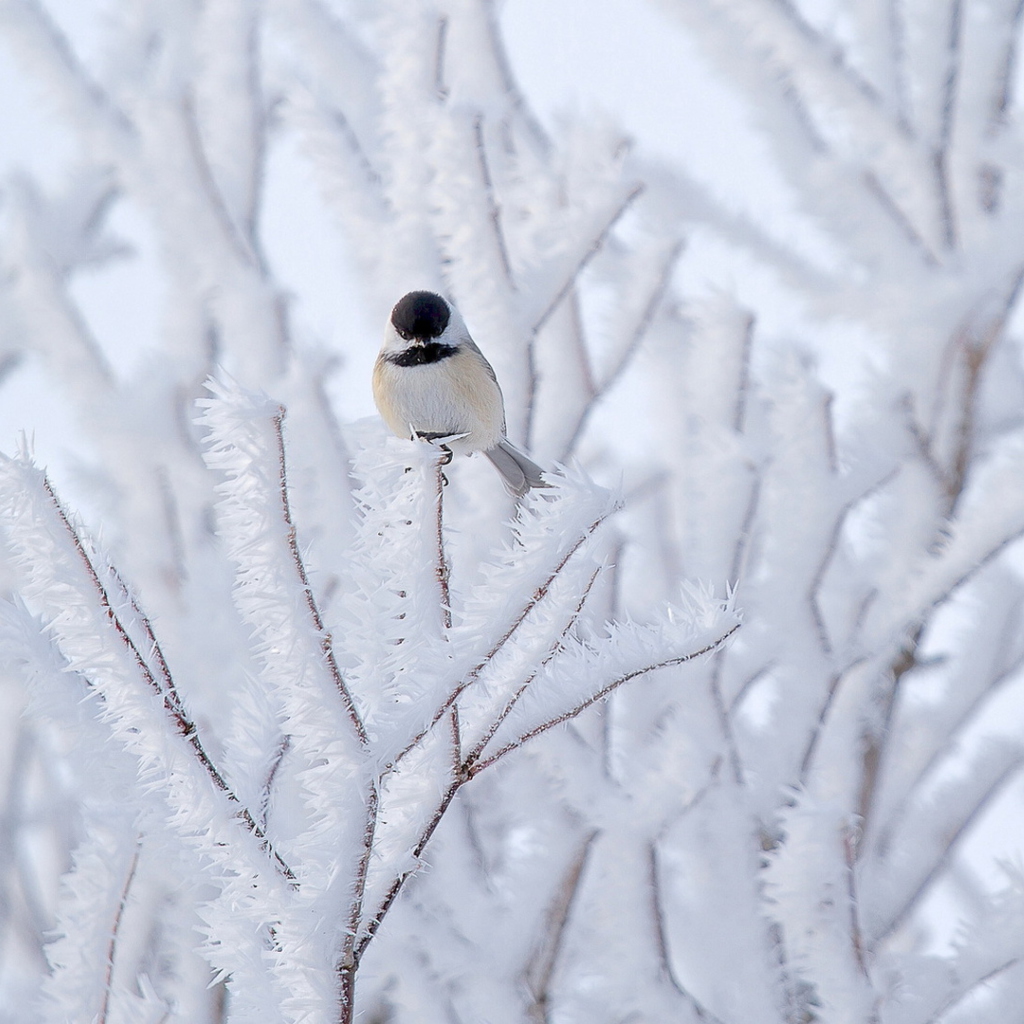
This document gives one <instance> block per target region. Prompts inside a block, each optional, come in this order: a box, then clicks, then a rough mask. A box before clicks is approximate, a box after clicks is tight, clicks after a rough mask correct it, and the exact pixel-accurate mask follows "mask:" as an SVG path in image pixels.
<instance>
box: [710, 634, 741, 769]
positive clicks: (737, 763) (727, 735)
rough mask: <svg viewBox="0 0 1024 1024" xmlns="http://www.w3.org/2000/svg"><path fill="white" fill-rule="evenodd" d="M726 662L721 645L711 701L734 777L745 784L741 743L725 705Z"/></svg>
mask: <svg viewBox="0 0 1024 1024" xmlns="http://www.w3.org/2000/svg"><path fill="white" fill-rule="evenodd" d="M724 662H725V648H724V647H719V648H718V650H717V651H715V657H714V663H713V665H712V667H711V680H710V683H709V687H708V688H709V690H710V691H711V703H712V704H713V705H714V708H715V718H716V719H717V720H718V727H719V729H720V730H721V732H722V739H723V740H725V745H726V747H727V748H728V751H729V767H730V768H731V769H732V777H733V780H734V781H735V783H736V785H737V786H742V785H743V760H742V759H741V758H740V748H739V744H738V743H737V742H736V732H735V730H734V729H733V723H732V718H731V716H730V715H729V709H728V708H727V707H726V705H725V696H724V694H723V693H722V670H723V665H724Z"/></svg>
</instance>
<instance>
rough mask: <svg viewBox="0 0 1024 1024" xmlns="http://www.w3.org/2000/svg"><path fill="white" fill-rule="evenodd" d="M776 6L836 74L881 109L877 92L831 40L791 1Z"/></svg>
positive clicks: (779, 2) (786, 0)
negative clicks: (829, 64)
mask: <svg viewBox="0 0 1024 1024" xmlns="http://www.w3.org/2000/svg"><path fill="white" fill-rule="evenodd" d="M776 6H777V8H778V9H779V10H780V11H782V12H783V13H784V15H785V17H786V18H787V19H788V20H789V22H790V24H791V25H792V26H793V28H795V29H796V30H797V32H798V33H799V34H800V35H801V36H803V37H804V38H805V39H806V40H807V41H808V42H809V43H810V44H811V45H812V46H813V47H814V48H815V49H816V50H817V51H818V53H819V54H820V55H821V56H822V57H824V58H825V59H826V60H828V61H829V62H830V63H831V65H832V67H833V68H834V69H835V73H836V74H838V75H840V76H841V77H842V78H844V79H845V80H846V81H847V82H849V84H850V85H851V86H853V88H854V89H856V91H857V92H858V93H860V95H861V96H863V97H864V99H866V100H867V101H868V102H869V103H870V104H871V105H872V106H875V107H881V97H880V96H879V94H878V90H877V89H876V88H875V87H874V86H873V85H872V84H871V83H870V82H869V81H868V80H867V79H866V78H864V77H863V76H862V75H860V74H859V73H858V72H857V71H856V70H855V69H854V68H853V67H852V66H851V65H850V63H849V62H848V61H847V60H846V58H845V55H844V54H843V52H842V50H841V49H839V47H838V46H837V45H836V44H835V43H834V42H833V41H832V40H828V39H826V38H825V37H824V36H823V35H822V34H821V33H820V32H818V31H817V29H815V28H814V27H813V26H812V25H811V24H810V22H808V21H807V20H806V19H805V18H804V17H803V15H802V14H801V13H800V11H799V10H798V9H797V7H796V5H795V4H794V3H793V2H792V0H776Z"/></svg>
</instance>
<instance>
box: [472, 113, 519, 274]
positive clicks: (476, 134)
mask: <svg viewBox="0 0 1024 1024" xmlns="http://www.w3.org/2000/svg"><path fill="white" fill-rule="evenodd" d="M473 138H474V139H475V141H476V152H477V157H478V159H479V161H480V178H481V180H482V181H483V185H484V195H485V197H486V199H487V213H488V217H489V218H490V222H491V228H492V229H493V232H494V244H495V246H497V249H498V258H499V259H500V261H501V268H502V270H503V271H504V272H505V280H506V281H507V282H508V284H509V287H510V288H511V289H512V290H513V291H515V288H516V282H515V277H514V275H513V273H512V259H511V257H510V256H509V252H508V240H507V239H506V238H505V229H504V227H502V223H501V206H500V205H499V204H498V197H497V193H496V190H495V187H494V179H493V178H492V177H491V167H490V163H489V162H488V159H487V143H486V141H485V139H484V119H483V115H482V114H478V115H477V117H476V118H475V120H474V121H473Z"/></svg>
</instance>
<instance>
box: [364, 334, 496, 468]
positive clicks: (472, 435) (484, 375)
mask: <svg viewBox="0 0 1024 1024" xmlns="http://www.w3.org/2000/svg"><path fill="white" fill-rule="evenodd" d="M373 391H374V398H375V399H376V401H377V407H378V408H379V409H380V412H381V416H383V418H384V422H385V423H387V425H388V427H389V428H390V429H391V430H392V431H393V432H394V433H395V434H397V435H398V436H399V437H408V436H409V434H410V428H412V429H413V430H417V431H424V432H430V433H443V434H462V433H466V434H468V436H467V437H465V438H463V439H462V440H460V441H456V442H453V443H452V445H451V447H452V450H453V451H456V452H475V451H485V450H487V449H489V448H493V447H494V446H495V445H496V444H497V443H498V442H499V441H500V440H501V437H502V435H503V433H504V426H505V425H504V411H503V405H502V398H501V391H500V389H499V388H498V385H497V383H496V382H495V380H494V378H493V376H492V375H491V373H490V371H489V368H488V366H487V364H486V363H485V362H484V360H483V358H482V357H481V356H478V355H477V354H476V353H474V352H473V351H471V350H470V349H466V348H463V349H460V350H459V351H458V352H456V353H455V355H452V356H449V357H448V358H447V359H440V360H438V361H437V362H435V363H424V364H422V365H419V366H396V365H395V364H394V363H391V362H389V361H388V360H387V359H385V358H381V359H378V361H377V365H376V367H375V368H374V374H373Z"/></svg>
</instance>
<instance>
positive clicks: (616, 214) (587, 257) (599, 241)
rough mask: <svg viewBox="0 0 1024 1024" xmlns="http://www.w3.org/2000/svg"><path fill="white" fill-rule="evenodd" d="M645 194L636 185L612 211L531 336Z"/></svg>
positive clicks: (536, 322) (532, 330)
mask: <svg viewBox="0 0 1024 1024" xmlns="http://www.w3.org/2000/svg"><path fill="white" fill-rule="evenodd" d="M643 193H644V186H643V185H634V186H633V188H632V189H631V190H630V191H629V192H628V193H627V194H626V196H625V198H624V199H623V200H622V202H621V203H619V205H618V206H617V207H616V208H615V209H614V210H613V211H612V214H611V216H610V217H609V218H608V219H607V221H605V224H604V226H603V227H602V228H601V230H600V231H599V232H598V233H597V235H596V237H595V238H594V239H593V240H592V241H591V243H590V245H589V246H588V247H587V249H586V250H585V251H584V253H583V255H582V256H581V257H580V258H579V259H578V260H577V261H576V264H575V265H574V266H573V268H572V270H571V271H570V272H569V275H568V276H567V277H566V279H565V281H563V282H562V285H561V286H560V287H559V289H558V291H556V292H555V294H554V296H553V297H552V298H551V300H550V301H549V302H548V304H547V305H546V306H545V307H544V309H543V311H542V312H541V314H540V316H539V317H537V319H536V320H535V321H534V323H533V327H532V328H531V330H530V334H531V336H533V337H536V336H537V334H539V333H540V331H541V329H542V328H543V327H544V325H545V324H546V323H547V322H548V320H549V319H550V318H551V314H552V313H554V311H555V310H556V309H558V307H559V305H561V302H562V300H563V299H564V298H565V297H566V295H568V294H569V291H570V289H571V288H572V287H573V286H574V285H575V284H576V282H577V281H578V280H579V276H580V274H582V273H583V271H584V270H585V269H586V267H587V265H588V264H589V263H590V261H591V260H592V259H593V258H594V257H595V256H596V255H597V254H598V253H599V252H600V251H601V249H602V247H603V246H604V243H605V241H606V240H607V238H608V235H609V234H610V233H611V231H612V229H613V228H614V227H615V225H616V224H618V222H619V220H621V218H622V215H623V214H624V213H625V212H626V211H627V210H628V209H629V208H630V207H631V206H632V205H633V203H634V202H635V201H636V200H637V199H638V198H639V197H640V196H641V195H643Z"/></svg>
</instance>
